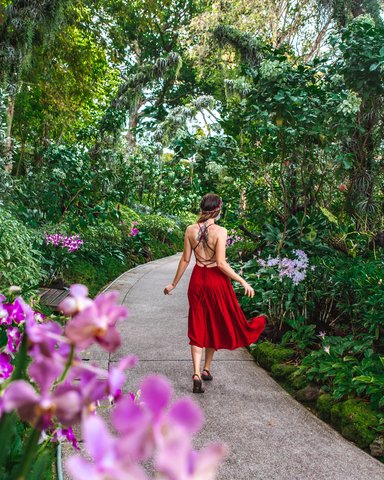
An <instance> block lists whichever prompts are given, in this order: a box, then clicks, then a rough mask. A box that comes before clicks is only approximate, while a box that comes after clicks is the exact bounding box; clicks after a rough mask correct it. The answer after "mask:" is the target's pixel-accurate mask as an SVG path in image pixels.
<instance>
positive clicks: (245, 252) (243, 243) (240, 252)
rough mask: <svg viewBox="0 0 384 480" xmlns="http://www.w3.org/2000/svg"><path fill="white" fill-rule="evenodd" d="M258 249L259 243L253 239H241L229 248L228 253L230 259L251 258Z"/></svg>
mask: <svg viewBox="0 0 384 480" xmlns="http://www.w3.org/2000/svg"><path fill="white" fill-rule="evenodd" d="M256 251H257V245H256V244H255V242H253V241H252V240H240V241H238V242H236V243H234V244H232V245H231V246H229V247H228V248H227V255H228V258H229V260H232V261H235V262H237V261H239V260H244V261H246V260H249V259H251V258H252V257H253V256H254V255H255V254H256Z"/></svg>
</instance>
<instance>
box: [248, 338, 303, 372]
mask: <svg viewBox="0 0 384 480" xmlns="http://www.w3.org/2000/svg"><path fill="white" fill-rule="evenodd" d="M250 351H251V353H252V355H253V356H254V357H255V359H256V361H257V362H258V363H259V365H260V366H262V367H263V368H265V369H266V370H269V371H271V369H272V366H273V365H276V364H279V363H283V362H287V361H288V360H291V359H292V358H293V357H294V356H295V351H294V350H293V349H292V348H285V347H282V346H281V345H277V344H275V343H271V342H262V343H257V344H256V345H254V346H253V347H251V349H250Z"/></svg>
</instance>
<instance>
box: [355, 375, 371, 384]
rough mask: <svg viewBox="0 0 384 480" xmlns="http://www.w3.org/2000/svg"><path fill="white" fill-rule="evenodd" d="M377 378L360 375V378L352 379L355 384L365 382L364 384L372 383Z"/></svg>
mask: <svg viewBox="0 0 384 480" xmlns="http://www.w3.org/2000/svg"><path fill="white" fill-rule="evenodd" d="M374 379H375V377H369V376H368V375H360V376H358V377H355V378H353V379H352V381H353V382H355V381H358V382H363V383H372V382H373V381H374Z"/></svg>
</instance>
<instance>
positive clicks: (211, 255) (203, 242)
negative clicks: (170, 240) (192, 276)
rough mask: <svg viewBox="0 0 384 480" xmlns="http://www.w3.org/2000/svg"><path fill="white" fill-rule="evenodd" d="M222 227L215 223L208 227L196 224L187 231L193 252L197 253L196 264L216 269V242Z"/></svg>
mask: <svg viewBox="0 0 384 480" xmlns="http://www.w3.org/2000/svg"><path fill="white" fill-rule="evenodd" d="M222 230H224V229H223V228H222V227H219V226H218V225H216V224H214V223H210V224H208V225H205V224H202V223H194V224H193V225H190V226H189V227H188V229H187V236H188V239H189V242H190V244H191V247H192V250H193V251H194V252H195V258H196V263H197V264H198V265H200V266H204V265H205V266H207V267H215V266H217V265H216V242H217V239H218V236H219V235H220V233H221V231H222Z"/></svg>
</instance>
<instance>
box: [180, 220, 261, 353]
mask: <svg viewBox="0 0 384 480" xmlns="http://www.w3.org/2000/svg"><path fill="white" fill-rule="evenodd" d="M199 226H200V224H199ZM200 228H201V227H200ZM207 228H208V227H207ZM201 232H202V230H201V231H200V233H201ZM204 239H205V243H206V245H207V246H208V248H210V249H211V250H212V252H214V250H213V249H212V248H211V247H209V245H208V242H207V236H206V231H205V233H204V232H203V233H202V234H201V236H200V239H199V242H198V244H197V245H199V243H200V241H202V240H204ZM197 245H196V246H195V247H194V248H193V250H194V251H195V255H196V254H197V252H196V247H197ZM199 257H200V256H199ZM213 257H214V253H213V255H212V257H211V258H210V259H208V260H206V259H203V258H197V257H196V260H198V261H199V262H201V263H203V262H204V263H206V264H205V265H204V266H200V265H197V264H196V265H195V266H194V268H193V271H192V275H191V279H190V282H189V287H188V301H189V314H188V337H189V340H190V342H189V344H190V345H196V346H198V347H201V348H203V347H210V348H214V349H215V350H218V349H228V350H234V349H235V348H239V347H246V346H248V345H250V344H251V343H254V342H256V340H257V339H258V338H259V336H260V334H261V332H262V331H263V330H264V327H265V321H266V317H265V316H264V315H261V316H259V317H254V318H252V319H251V320H250V321H247V319H246V318H245V316H244V313H243V311H242V309H241V308H240V305H239V302H238V300H237V297H236V294H235V292H234V290H233V287H232V283H231V281H230V278H229V277H228V276H227V275H226V274H225V273H223V272H222V271H221V270H220V269H219V268H218V267H208V266H207V262H208V264H210V263H215V261H214V260H213Z"/></svg>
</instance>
